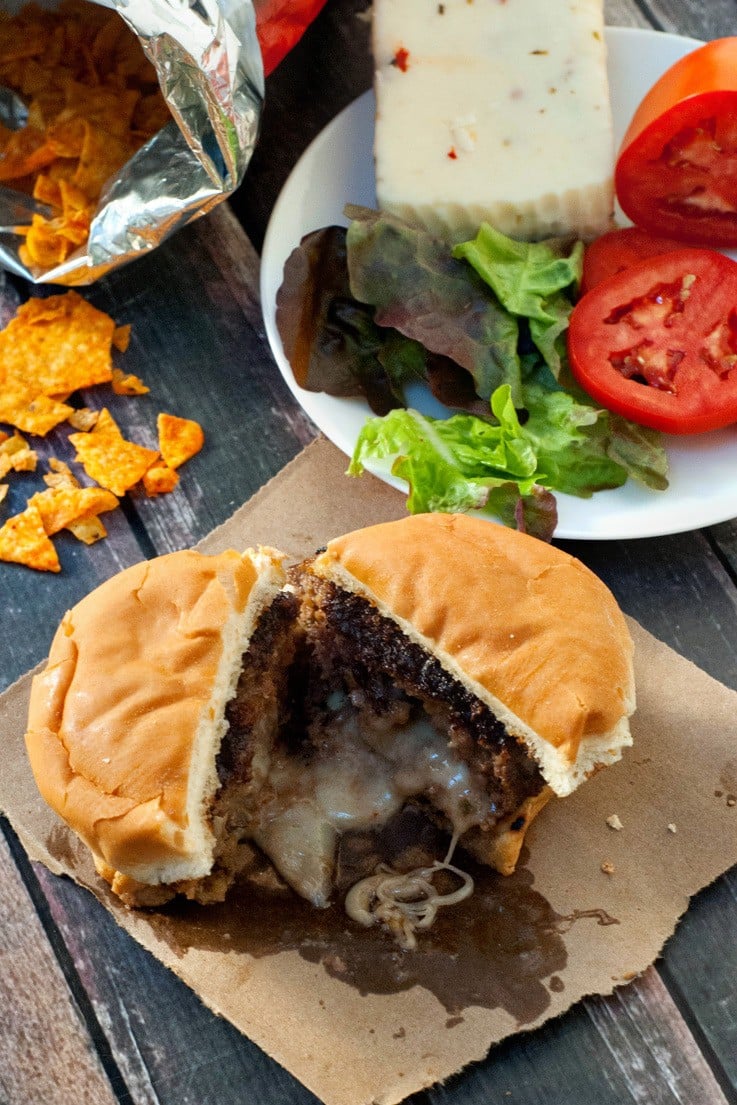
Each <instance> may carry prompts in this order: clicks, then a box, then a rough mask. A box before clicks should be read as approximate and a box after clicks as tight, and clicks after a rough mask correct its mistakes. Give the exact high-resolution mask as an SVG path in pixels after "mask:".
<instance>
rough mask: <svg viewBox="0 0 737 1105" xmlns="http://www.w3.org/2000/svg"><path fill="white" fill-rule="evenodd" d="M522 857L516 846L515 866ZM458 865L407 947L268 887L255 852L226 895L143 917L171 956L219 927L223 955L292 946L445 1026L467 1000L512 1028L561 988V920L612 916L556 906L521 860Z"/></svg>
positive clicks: (203, 944)
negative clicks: (500, 865) (450, 889)
mask: <svg viewBox="0 0 737 1105" xmlns="http://www.w3.org/2000/svg"><path fill="white" fill-rule="evenodd" d="M415 828H416V826H415ZM400 837H401V834H400ZM405 839H406V838H405ZM394 843H395V844H396V841H395V842H394ZM389 844H391V840H390V841H389ZM425 844H427V840H426V841H425ZM359 845H360V846H359V847H358V848H357V849H356V854H357V855H360V857H361V862H362V863H366V861H367V849H366V841H365V840H363V841H360V842H359ZM383 845H384V850H383V852H382V853H381V856H380V857H379V858H381V859H383V860H384V861H387V860H389V861H392V862H394V863H395V864H398V865H399V867H400V868H401V859H402V854H401V848H400V849H399V852H398V853H395V854H394V855H391V854H389V855H387V852H389V853H391V851H392V849H391V847H388V846H387V841H386V839H385V840H384V841H383ZM405 851H406V850H405ZM411 852H412V855H411V856H410V855H408V854H405V857H404V858H405V861H406V862H407V863H408V864H409V865H410V866H411V865H412V863H416V859H417V855H416V846H413V849H412V850H411ZM341 858H342V865H341V871H342V877H343V880H344V889H345V888H346V887H347V885H351V884H352V883H351V880H353V881H355V876H356V874H357V873H358V869H357V868H354V867H352V866H351V862H350V857H348V858H346V857H345V856H343V857H341ZM525 858H526V857H525V854H524V853H523V858H522V863H523V864H524V861H525ZM376 859H377V855H376V854H375V855H373V856H371V857H370V858H369V862H371V863H373V864H375V862H376ZM463 866H464V867H465V868H466V869H467V870H468V869H470V870H471V873H472V874H473V877H474V880H475V882H476V889H475V891H474V894H473V895H472V896H471V898H470V899H468V900H466V901H465V902H462V903H460V904H459V905H457V906H455V907H454V908H453V909H449V910H445V911H443V912H442V913H441V914H439V915H438V918H437V920H436V922H435V924H434V926H433V928H432V929H431V930H430V931H429V932H427V933H422V937H421V942H420V944H419V947H418V948H417V950H414V951H407V950H403V949H402V948H400V947H399V946H398V945H397V944H396V943H395V942H394V940H393V939H392V938H391V937H390V936H388V935H387V934H386V933H385V932H384V931H382V930H381V929H379V928H370V929H366V928H362V927H361V926H359V925H357V924H355V923H354V922H352V921H351V920H350V919H349V918H348V917H347V916H346V914H345V913H344V911H343V909H342V907H341V905H340V904H338V903H336V904H333V905H332V906H330V907H329V908H328V909H324V910H318V909H315V908H314V907H312V906H311V905H309V904H308V903H307V902H305V901H303V900H302V899H300V898H298V897H297V896H296V895H295V894H293V893H292V891H291V890H289V889H288V888H286V887H284V886H283V885H281V884H279V883H278V881H277V879H276V878H275V877H274V875H273V872H272V870H271V868H270V866H269V865H268V864H267V862H266V861H265V860H262V859H260V858H257V859H256V860H255V863H254V867H253V869H252V870H251V871H249V875H248V877H247V878H245V879H243V880H242V881H241V882H240V883H239V884H237V885H236V886H235V887H233V889H232V890H231V891H230V894H229V897H228V900H227V901H226V902H224V903H222V904H220V905H211V906H200V905H197V904H195V903H190V902H181V903H174V904H172V905H171V906H169V907H167V908H166V909H165V910H162V911H161V912H159V913H157V914H151V915H150V921H151V924H152V925H153V926H154V927H155V929H156V931H157V933H158V935H159V936H160V937H161V938H162V939H164V940H166V941H167V943H168V944H169V946H170V947H171V948H172V949H173V950H174V952H175V953H176V954H177V955H179V956H181V955H184V954H186V951H187V949H188V948H190V947H194V948H204V949H207V950H218V949H222V947H223V944H222V933H223V932H224V931H226V932H228V933H229V934H230V940H229V941H228V945H227V946H228V951H229V952H230V953H231V954H233V953H240V954H243V955H244V956H247V957H248V958H249V959H250V958H254V959H260V958H262V957H264V956H272V955H278V954H280V953H282V952H287V951H294V952H297V953H298V954H299V955H300V956H301V957H302V959H304V960H306V961H307V962H309V963H314V964H320V965H321V966H322V968H323V969H324V970H325V971H326V972H327V974H328V975H329V976H331V977H332V978H335V979H339V980H340V981H341V982H343V983H345V984H346V985H348V986H351V987H353V988H354V989H355V990H357V991H358V992H359V993H360V994H362V995H366V994H395V993H399V992H402V991H405V990H409V989H412V988H413V987H415V986H419V987H422V988H423V989H425V990H428V991H430V992H431V993H432V994H434V995H435V997H436V998H437V999H438V1001H439V1002H440V1003H441V1005H442V1006H443V1008H444V1009H445V1010H446V1012H447V1014H448V1021H447V1022H446V1027H448V1028H452V1027H454V1026H455V1025H458V1024H460V1023H461V1021H462V1017H461V1016H460V1015H461V1013H462V1012H463V1011H464V1010H465V1009H467V1008H469V1007H471V1006H476V1007H481V1008H486V1009H503V1010H505V1011H506V1012H507V1013H509V1014H510V1015H511V1016H512V1017H513V1018H514V1019H515V1021H516V1023H517V1024H518V1025H520V1026H521V1025H525V1024H530V1023H532V1022H533V1021H535V1020H537V1019H538V1018H539V1017H540V1016H542V1014H543V1013H544V1012H545V1010H546V1009H547V1008H548V1006H549V1005H550V1003H551V1000H552V998H551V991H552V992H553V993H558V992H560V988H561V987H562V980H560V978H559V975H560V973H561V972H563V971H564V969H565V967H566V964H567V960H568V955H567V951H566V946H565V942H564V935H565V933H567V932H568V931H569V929H570V927H571V925H573V924H574V923H576V922H577V921H579V920H581V919H583V918H593V919H595V920H597V921H598V923H599V924H615V923H617V922H616V919H615V918H611V917H609V915H608V914H606V913H605V912H604V911H603V910H599V909H592V910H574V911H572V912H571V913H570V914H568V915H561V914H559V913H557V912H556V911H555V910H554V909H553V907H552V906H551V905H550V903H549V902H548V901H547V900H546V899H545V898H544V897H543V895H542V894H540V893H539V892H538V891H537V890H535V889H534V886H533V881H534V880H533V876H532V873H531V872H530V871H529V870H528V869H527V868H526V867H525V866H524V865H522V866H520V867H518V869H517V871H516V872H515V874H513V875H509V876H502V875H498V874H497V873H496V872H494V871H490V870H489V869H488V868H482V867H480V866H478V865H476V864H473V863H472V861H470V860H469V859H468V857H464V860H463ZM551 976H552V978H551ZM548 980H550V982H548Z"/></svg>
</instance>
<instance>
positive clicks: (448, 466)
mask: <svg viewBox="0 0 737 1105" xmlns="http://www.w3.org/2000/svg"><path fill="white" fill-rule="evenodd" d="M499 390H500V392H503V393H504V396H503V397H500V406H502V407H505V408H506V406H507V399H508V397H509V394H510V388H509V385H505V386H504V387H503V388H501V389H499ZM511 411H512V412H513V411H514V407H513V406H511ZM506 413H509V412H508V409H507V412H506ZM513 418H514V420H515V421H516V415H514V416H513ZM469 432H470V433H471V434H472V435H474V436H475V446H474V445H471V444H470V443H469V436H468V435H469ZM510 437H511V435H510V434H509V433H508V432H507V430H506V429H502V427H501V426H499V427H495V426H492V425H491V424H490V423H488V422H485V421H484V420H482V419H480V418H475V417H474V416H473V415H467V414H457V415H453V416H452V417H451V418H449V419H446V420H442V419H440V420H438V419H434V418H428V417H426V416H425V415H422V414H419V412H418V411H414V410H395V411H391V412H390V413H389V414H388V415H386V417H384V418H372V419H369V421H368V422H366V424H365V425H364V427H363V429H362V430H361V433H360V435H359V439H358V442H357V443H356V449H355V452H354V454H353V458H352V460H351V464H350V467H349V469H348V473H349V475H352V476H359V475H361V473H362V472H363V470H364V462H366V461H370V462H372V467H374V468H376V467H381V462H382V461H383V462H385V464H384V467H386V468H387V470H388V471H390V472H391V473H392V475H394V476H397V477H398V478H399V479H402V480H405V481H406V482H407V484H408V485H409V497H408V499H407V509H408V510H409V511H410V513H412V514H422V513H426V512H430V511H439V512H442V513H455V512H462V513H465V512H466V511H469V510H475V511H480V512H483V513H486V514H489V515H491V516H493V517H495V518H499V519H500V520H502V521H504V522H505V523H506V524H507V525H514V526H515V527H516V528H518V529H522V530H524V531H525V532H528V533H532V534H533V535H534V536H536V537H541V538H542V539H543V540H546V541H549V540H550V538H551V537H552V535H553V532H554V530H555V526H556V524H557V512H556V509H555V499H554V498H553V496H552V495H551V494H550V492H547V491H545V490H544V489H543V488H542V487H539V486H538V485H537V484H536V483H535V480H534V478H533V476H532V475H531V473H530V469H531V468H533V469H534V458H531V457H530V456H529V455H528V454H527V453H526V451H525V449H524V447H522V448H521V449H518V445H520V444H521V443H517V442H515V441H514V439H513V437H511V439H510ZM377 462H378V464H377ZM387 462H388V463H387ZM505 466H506V468H505ZM509 469H512V470H513V471H509ZM510 477H511V478H510Z"/></svg>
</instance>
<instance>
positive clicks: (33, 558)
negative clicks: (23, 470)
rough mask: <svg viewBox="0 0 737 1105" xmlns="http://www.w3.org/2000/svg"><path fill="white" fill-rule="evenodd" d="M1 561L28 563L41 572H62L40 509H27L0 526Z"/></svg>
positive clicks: (28, 565) (29, 507)
mask: <svg viewBox="0 0 737 1105" xmlns="http://www.w3.org/2000/svg"><path fill="white" fill-rule="evenodd" d="M0 560H7V561H9V562H10V563H12V564H25V565H26V567H28V568H35V569H36V570H37V571H39V572H59V571H61V565H60V563H59V557H58V556H57V554H56V549H55V548H54V546H53V543H52V541H51V539H50V538H49V537H48V536H47V534H46V531H45V530H44V527H43V522H42V521H41V515H40V513H39V511H38V508H37V507H35V506H28V507H26V509H25V510H24V511H22V512H21V513H20V514H14V515H13V517H12V518H8V520H7V521H6V522H5V524H4V525H3V526H2V527H0Z"/></svg>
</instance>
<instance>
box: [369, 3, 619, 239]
mask: <svg viewBox="0 0 737 1105" xmlns="http://www.w3.org/2000/svg"><path fill="white" fill-rule="evenodd" d="M603 21H604V20H603V4H602V0H444V2H443V3H438V2H437V0H374V24H373V26H374V32H373V33H374V59H375V66H376V80H375V88H376V143H375V157H376V186H377V196H378V201H379V206H380V207H381V208H382V209H384V210H386V211H390V212H392V213H394V214H396V215H399V216H400V217H402V218H404V219H407V220H408V221H409V222H412V223H416V224H419V225H421V226H425V227H427V228H428V229H429V230H431V231H433V232H434V233H437V234H441V235H443V236H445V237H450V238H451V239H452V240H453V241H460V240H463V239H464V238H468V237H472V236H473V235H474V234H475V233H476V230H477V229H478V227H479V224H480V223H481V222H483V221H486V222H490V223H492V224H493V225H494V226H496V227H497V228H498V229H499V230H501V231H503V232H504V233H505V234H509V235H510V236H512V237H515V238H524V239H530V240H532V239H539V238H546V237H549V236H551V235H560V234H571V233H572V234H576V235H578V236H580V237H582V238H593V237H595V236H596V235H598V234H601V233H603V232H604V231H605V230H607V229H608V228H609V227H610V223H611V216H612V209H613V183H612V177H613V168H614V150H613V137H612V119H611V109H610V104H609V87H608V80H607V71H606V47H605V43H604V27H603Z"/></svg>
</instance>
